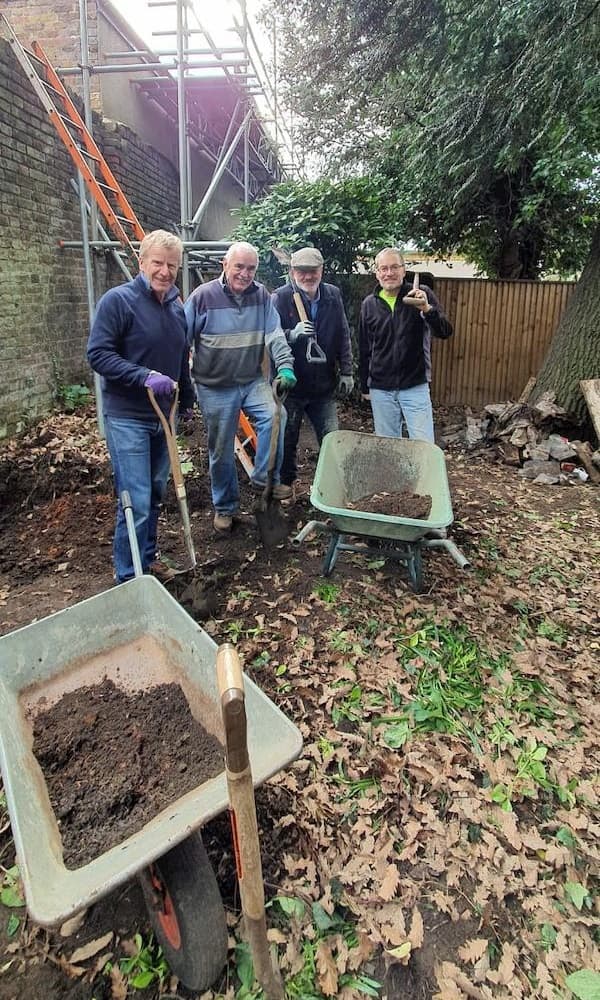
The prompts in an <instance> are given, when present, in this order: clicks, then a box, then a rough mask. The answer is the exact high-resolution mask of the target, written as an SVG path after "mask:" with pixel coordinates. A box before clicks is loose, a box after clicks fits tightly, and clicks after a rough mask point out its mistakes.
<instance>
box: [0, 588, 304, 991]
mask: <svg viewBox="0 0 600 1000" xmlns="http://www.w3.org/2000/svg"><path fill="white" fill-rule="evenodd" d="M216 656H217V646H216V644H215V643H214V641H213V640H212V639H211V638H210V636H209V635H207V633H206V632H204V631H203V629H202V628H201V627H200V626H199V625H198V624H197V623H196V622H195V621H193V619H192V618H190V616H189V615H188V614H187V613H186V612H185V611H184V609H183V608H182V607H181V605H179V604H178V603H177V601H175V600H174V598H173V597H172V596H171V595H170V594H169V593H168V592H167V590H166V589H165V588H164V587H163V586H162V584H161V583H160V582H159V581H158V580H157V579H155V578H154V577H152V576H141V575H138V576H136V577H135V578H134V579H133V580H129V581H128V582H127V583H123V584H121V585H119V586H116V587H113V588H112V589H111V590H107V591H105V592H103V593H101V594H98V595H96V596H95V597H92V598H89V599H88V600H85V601H82V602H81V603H79V604H76V605H74V606H73V607H71V608H67V609H66V610H64V611H60V612H58V613H57V614H54V615H50V617H48V618H44V619H42V620H40V621H38V622H35V623H33V624H31V625H28V626H26V627H24V628H21V629H18V630H16V631H14V632H11V633H9V634H7V635H5V636H3V637H1V638H0V766H1V769H2V777H3V780H4V788H5V792H6V799H7V805H8V810H9V815H10V821H11V826H12V830H13V836H14V841H15V848H16V854H17V860H18V864H19V866H20V870H21V876H22V880H23V886H24V891H25V898H26V903H27V907H28V910H29V913H30V914H31V917H32V919H33V920H34V921H35V922H36V923H38V924H42V925H44V926H50V927H51V926H55V925H59V924H61V923H63V922H64V921H65V920H66V919H67V918H69V917H71V916H73V915H74V914H76V913H77V912H79V911H82V910H84V909H86V908H87V907H89V906H90V905H91V904H93V903H95V902H96V901H97V900H99V899H100V898H101V897H102V896H104V895H105V894H107V893H109V892H111V891H112V890H113V889H115V888H116V887H117V886H119V885H122V884H123V883H125V882H127V881H128V880H129V879H131V878H132V877H134V876H139V877H140V878H141V882H142V888H143V891H144V896H145V899H146V902H147V904H148V908H149V913H150V918H151V921H152V924H153V926H154V929H155V931H156V935H157V938H158V940H159V942H160V944H161V946H162V948H163V951H164V954H165V957H166V958H167V961H168V963H169V965H170V967H171V970H172V971H173V973H174V974H175V975H177V976H178V977H179V979H180V980H181V981H182V983H183V984H184V985H185V986H187V987H189V988H190V989H192V990H204V989H207V988H208V987H209V986H210V985H212V983H213V982H214V981H215V980H216V979H217V977H218V976H219V975H220V974H221V972H222V969H223V967H224V965H225V961H226V956H227V930H226V924H225V913H224V908H223V903H222V900H221V897H220V893H219V889H218V886H217V883H216V879H215V876H214V873H213V871H212V867H211V865H210V862H209V860H208V857H207V855H206V852H205V850H204V847H203V844H202V838H201V835H200V832H199V831H200V828H201V827H202V825H203V824H204V823H206V822H207V821H208V820H210V819H212V818H213V817H215V816H217V815H218V814H219V813H221V812H222V811H223V810H225V809H227V808H228V806H229V804H230V803H229V796H228V786H227V781H228V774H229V770H230V768H229V764H228V765H227V767H226V764H225V760H224V762H223V770H222V771H221V772H220V773H219V774H217V775H216V777H214V778H211V779H210V780H208V781H206V782H204V783H203V784H201V785H199V786H198V787H196V788H194V789H193V790H192V791H190V792H188V793H187V794H186V795H183V796H182V797H180V798H179V799H177V800H176V801H174V802H173V803H171V804H170V805H169V806H168V807H167V808H164V809H163V810H162V811H160V812H159V813H157V815H155V816H154V817H153V818H152V819H151V820H150V821H149V822H147V823H146V824H145V825H144V826H143V827H142V828H141V829H140V830H138V831H137V832H136V833H134V834H133V835H131V836H129V837H127V838H126V839H125V840H123V841H122V842H121V843H119V844H117V845H116V846H114V847H112V848H111V849H109V850H107V851H106V852H104V853H102V854H101V855H99V856H98V857H95V858H93V860H91V861H90V862H89V863H87V864H84V865H83V866H82V867H80V868H77V869H72V868H67V867H66V865H65V863H64V860H63V849H62V842H61V835H60V827H59V823H58V821H57V818H56V816H55V814H54V811H53V809H52V805H51V803H50V798H49V794H48V789H47V786H46V782H45V780H44V776H43V772H42V769H41V767H40V765H39V763H38V761H37V760H36V757H35V755H34V753H33V720H34V719H35V717H36V715H37V714H39V713H40V712H42V711H44V710H47V709H48V708H49V707H51V706H52V705H53V704H54V703H56V702H58V701H59V700H60V699H61V698H62V696H63V695H64V694H66V693H67V692H70V691H74V690H76V689H77V688H79V687H84V686H89V685H93V684H100V683H101V682H102V681H103V680H104V679H105V678H108V679H110V680H112V681H113V682H114V683H115V685H117V686H118V687H119V688H121V689H124V690H125V691H127V692H139V691H142V690H147V689H149V688H151V687H153V686H155V685H158V684H165V683H175V684H178V685H179V686H180V687H181V689H182V691H183V693H184V695H185V698H186V700H187V702H188V705H189V708H190V711H191V713H192V715H193V716H194V717H195V718H196V719H197V720H198V721H199V722H200V723H201V724H202V725H203V726H204V728H205V729H206V730H208V732H210V733H212V734H213V735H214V736H216V737H217V739H219V740H220V741H221V743H223V744H224V745H227V740H226V735H227V734H226V733H225V731H224V726H223V718H222V713H221V694H222V692H221V691H220V689H219V683H218V679H217V671H216V669H215V664H216ZM240 673H241V672H240ZM244 693H245V709H246V714H247V746H248V754H249V764H250V768H251V774H252V779H253V782H254V785H255V786H256V785H260V784H261V783H262V782H264V781H266V780H267V779H268V778H269V777H271V776H272V775H274V774H275V773H276V772H277V771H279V770H280V769H282V768H283V767H285V766H286V765H287V764H288V763H289V762H290V761H292V760H293V759H294V758H295V757H297V756H298V754H299V753H300V750H301V746H302V738H301V735H300V732H299V730H298V729H297V728H296V726H295V725H293V723H292V722H290V720H289V719H287V718H286V717H285V716H284V715H283V713H282V712H281V711H280V710H279V709H278V708H277V707H276V705H274V704H273V703H272V702H271V701H270V700H269V698H267V697H266V695H264V694H263V693H262V691H260V689H259V688H258V687H257V686H256V685H255V684H254V683H253V682H252V681H251V680H250V679H249V678H248V677H244ZM177 735H178V734H177V733H174V734H173V739H174V740H176V739H177Z"/></svg>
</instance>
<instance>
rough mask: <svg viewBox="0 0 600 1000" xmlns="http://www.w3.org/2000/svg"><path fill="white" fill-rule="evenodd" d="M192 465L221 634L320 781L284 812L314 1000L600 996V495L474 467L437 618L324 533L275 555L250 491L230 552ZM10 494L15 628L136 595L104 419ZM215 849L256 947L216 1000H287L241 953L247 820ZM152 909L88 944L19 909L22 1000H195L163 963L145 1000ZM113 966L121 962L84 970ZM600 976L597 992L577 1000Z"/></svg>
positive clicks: (268, 840) (298, 949) (274, 927)
mask: <svg viewBox="0 0 600 1000" xmlns="http://www.w3.org/2000/svg"><path fill="white" fill-rule="evenodd" d="M438 422H439V425H440V427H441V428H442V430H443V415H440V418H439V421H438ZM342 424H343V426H346V427H354V428H361V429H364V430H366V431H368V430H370V424H369V420H368V415H367V414H366V413H365V411H363V410H360V411H352V410H347V411H346V412H344V414H343V419H342ZM185 448H186V450H187V451H188V452H189V458H190V460H191V462H192V464H193V469H192V470H191V472H190V475H189V476H188V495H189V498H190V506H191V509H192V528H193V533H194V538H195V542H196V546H197V550H198V553H199V555H200V562H201V564H202V565H203V567H204V574H205V576H206V579H207V580H208V581H209V584H210V587H211V589H212V591H213V596H214V607H215V609H216V610H215V612H214V615H215V616H214V617H212V618H210V619H209V620H208V621H205V622H204V623H203V624H204V627H205V628H206V629H207V630H208V631H209V632H210V633H211V634H212V635H213V637H214V638H215V639H216V640H217V641H223V640H228V641H232V642H234V643H235V644H236V645H237V647H238V649H239V652H240V655H241V657H242V659H243V663H244V666H245V669H246V670H247V672H248V673H249V674H250V675H251V676H252V677H253V679H254V680H256V682H257V683H258V684H259V685H260V686H261V687H262V688H263V690H265V691H266V693H267V694H268V695H269V696H270V697H271V698H272V699H273V700H274V701H275V702H276V703H277V704H278V705H279V706H280V707H281V708H282V709H283V711H284V712H286V714H288V715H289V716H290V717H291V718H292V719H294V721H295V722H296V723H297V724H298V725H299V727H300V729H301V730H302V734H303V737H304V748H303V753H302V755H301V757H300V758H299V760H298V761H296V762H295V763H294V764H292V765H291V766H290V767H288V768H287V769H286V770H285V771H283V772H282V773H280V774H279V775H278V776H277V777H276V778H274V779H273V780H272V781H271V782H269V783H268V784H267V785H266V786H263V787H262V788H261V789H259V791H258V793H257V803H258V818H259V827H260V831H261V838H262V844H263V857H264V869H265V882H266V886H267V895H268V897H269V899H270V900H271V903H270V906H269V909H268V922H269V925H270V928H271V931H270V934H271V938H272V941H273V944H274V946H276V947H277V952H278V956H279V962H280V965H281V968H282V971H283V975H284V978H285V981H286V989H287V995H288V996H290V997H298V998H303V997H305V998H307V1000H308V998H313V997H314V998H317V1000H318V998H321V997H327V996H333V997H341V998H350V997H358V996H361V995H371V996H388V997H390V998H401V997H402V998H408V1000H410V998H423V1000H426V998H433V997H436V998H443V1000H446V998H447V1000H452V998H461V997H473V998H509V997H514V998H520V997H536V998H537V997H540V998H544V1000H545V998H548V1000H556V998H564V1000H568V998H570V997H571V996H574V995H577V996H583V997H587V998H588V1000H590V998H591V997H593V996H596V994H594V993H593V992H589V990H590V989H593V983H594V982H595V981H596V980H595V979H594V977H593V973H596V974H600V955H599V949H598V942H599V932H598V916H599V903H598V899H599V897H598V883H597V875H598V857H599V851H598V846H597V843H598V833H599V831H600V823H599V813H598V761H599V751H598V732H599V729H600V727H599V719H598V715H599V712H598V687H599V666H598V663H599V660H600V656H599V650H600V628H599V617H598V612H599V608H600V600H599V596H600V586H599V581H598V557H599V554H600V541H599V539H600V535H599V530H598V529H599V523H600V517H599V507H600V503H599V498H600V494H599V493H598V490H597V489H594V488H593V487H591V486H589V485H581V486H577V487H568V486H563V487H546V486H539V485H537V484H532V483H530V482H524V481H522V480H521V479H520V478H519V477H518V475H517V473H516V470H514V469H512V468H509V467H506V466H501V465H498V464H496V463H495V462H494V461H493V458H492V457H491V456H490V455H485V454H478V455H474V454H470V453H465V452H462V451H460V450H451V451H448V452H447V456H446V457H447V468H448V474H449V479H450V485H451V493H452V501H453V508H454V515H455V523H454V526H453V529H452V535H453V538H454V540H455V541H456V543H457V544H458V545H459V546H460V548H461V550H462V551H463V552H464V554H465V555H466V556H467V557H468V558H469V560H470V562H471V568H470V570H468V571H463V570H460V569H459V568H458V567H457V566H456V565H455V564H454V563H453V562H452V561H451V559H450V557H449V556H448V555H447V554H445V553H441V552H433V551H431V552H427V553H426V554H425V592H424V593H423V594H422V595H418V596H417V595H415V594H413V593H412V592H411V591H410V589H409V588H408V586H407V581H406V575H405V572H404V570H403V568H402V567H399V566H398V565H397V564H396V563H392V562H389V561H385V559H384V556H385V552H384V551H381V552H380V551H378V550H374V551H373V552H372V553H371V555H370V556H368V557H365V556H363V555H354V554H349V553H342V554H341V555H340V557H339V560H338V563H337V565H336V567H335V570H334V572H333V574H332V575H331V576H330V577H329V578H324V577H323V575H322V561H323V555H324V549H325V545H326V541H325V538H324V537H323V536H321V535H317V536H315V537H312V538H311V539H309V540H308V541H305V542H304V543H303V545H302V546H301V547H300V548H298V549H295V548H294V547H293V546H291V545H288V547H287V548H286V549H285V550H283V551H278V552H277V553H276V554H275V555H273V556H271V557H268V556H267V555H266V554H265V553H264V551H263V550H262V549H261V548H260V547H259V546H258V545H257V540H256V532H255V529H254V525H253V520H252V517H251V515H250V513H249V509H250V501H251V498H250V496H249V495H248V496H246V492H247V491H246V488H245V487H244V494H243V496H244V504H243V507H244V508H245V509H246V510H247V511H248V513H247V516H246V517H245V518H243V519H242V521H241V523H240V524H239V525H238V526H237V527H236V529H235V531H234V534H233V535H232V536H231V538H226V539H223V538H218V537H215V536H214V535H213V532H212V528H211V515H210V511H209V509H208V493H207V484H206V471H205V455H204V452H203V449H202V434H201V432H200V431H198V432H196V434H195V435H194V437H193V438H191V439H189V440H188V441H186V442H185ZM302 457H303V459H304V465H303V467H302V470H301V472H302V476H301V478H302V489H301V491H300V495H299V497H298V498H297V500H296V501H295V503H294V504H292V505H291V506H290V507H289V508H288V515H289V517H290V521H291V522H292V525H293V526H294V527H296V526H297V527H300V526H302V525H303V524H305V523H306V522H307V521H308V520H309V519H310V518H311V517H314V516H315V513H314V511H312V509H311V508H310V504H309V500H308V487H309V484H310V480H311V477H312V472H313V469H314V462H315V457H316V456H315V448H314V443H313V442H312V440H311V439H310V436H306V438H305V439H304V443H303V456H302ZM0 481H1V482H2V484H3V486H2V489H3V490H4V499H3V507H4V510H3V513H2V515H1V516H0V528H1V531H0V631H1V632H7V631H9V630H10V629H12V628H15V627H17V626H19V625H23V624H26V623H28V622H29V621H31V620H33V619H34V618H37V617H42V616H43V615H45V614H48V613H50V612H51V611H53V610H57V609H59V608H62V607H65V606H68V605H70V604H74V603H76V602H78V601H80V600H82V599H83V598H84V597H87V596H89V595H91V594H93V593H97V592H100V591H102V590H104V589H106V588H107V587H109V586H111V571H110V565H109V559H110V537H111V531H112V524H111V522H112V499H111V496H110V478H109V470H108V467H107V463H106V457H105V454H104V450H103V446H102V444H101V443H100V442H99V441H98V439H97V437H96V434H95V429H94V423H93V419H92V417H90V416H87V417H79V416H70V417H64V416H62V417H58V418H57V417H54V418H52V419H50V420H49V421H47V422H46V423H45V424H44V425H41V426H40V427H39V428H37V429H36V430H35V431H33V432H31V433H30V435H29V436H28V437H27V438H25V439H22V440H21V441H18V442H13V443H9V444H8V445H7V446H5V448H4V450H3V451H0ZM161 538H162V540H163V549H164V552H165V554H166V555H167V556H168V555H173V556H176V555H178V554H180V553H181V542H180V538H179V536H178V521H177V510H176V504H175V503H174V501H173V499H172V498H171V499H170V502H169V504H168V506H167V511H166V515H165V518H164V523H163V525H162V534H161ZM180 593H181V592H180ZM181 599H182V601H184V603H185V594H183V596H182V597H181ZM0 648H1V647H0ZM1 825H2V826H3V827H4V829H3V831H2V835H1V836H2V838H3V840H2V847H1V848H0V849H1V850H2V852H3V853H2V857H1V858H0V863H1V864H2V865H3V866H4V868H5V874H4V885H3V888H4V890H9V889H10V890H11V892H12V896H11V895H10V893H9V894H8V895H6V894H5V896H4V897H3V901H4V902H5V904H6V902H7V901H8V902H9V903H10V902H12V903H15V902H18V900H19V895H18V894H19V883H18V873H15V872H14V871H13V869H12V865H13V857H12V841H11V840H10V830H9V827H8V824H7V818H6V813H4V821H3V823H2V824H1ZM205 840H206V843H207V846H208V848H209V851H210V853H211V857H212V859H213V863H214V866H215V869H216V871H217V875H218V878H219V881H220V884H221V888H222V893H223V898H224V901H225V903H226V905H227V907H228V914H229V917H230V924H231V936H232V951H231V961H230V964H229V967H228V970H227V972H226V974H225V975H224V978H223V981H222V983H220V984H219V985H218V990H217V991H216V992H215V993H208V994H206V1000H208V998H209V997H216V996H226V997H231V998H233V997H236V996H237V997H239V998H240V1000H243V998H246V1000H250V998H252V997H258V996H259V995H260V994H259V993H258V992H255V991H253V989H252V987H251V985H250V980H249V974H248V967H247V955H246V953H245V950H244V947H243V945H239V944H238V945H237V947H234V946H235V942H236V941H238V940H239V932H238V926H237V922H238V917H239V900H238V897H237V894H236V890H235V879H234V873H233V867H234V866H233V861H232V856H231V845H230V842H229V835H228V829H227V822H226V819H225V818H218V819H217V820H215V821H214V822H213V823H211V824H209V826H208V828H207V829H206V830H205ZM0 874H1V873H0ZM136 893H137V890H136V888H135V886H132V887H130V888H129V889H128V890H122V891H121V892H120V893H119V894H116V895H115V897H110V898H109V900H108V901H107V902H105V903H103V904H99V905H98V906H97V907H95V908H94V909H93V910H92V911H91V912H90V913H89V914H88V917H87V919H86V921H85V922H84V924H83V925H82V927H81V928H80V929H79V930H78V931H77V932H76V934H75V935H74V936H72V937H70V938H63V937H61V936H60V935H59V934H48V933H47V932H44V931H40V930H39V929H37V928H34V927H32V925H31V924H30V923H29V922H28V921H27V920H26V919H25V917H24V910H23V908H22V907H19V906H6V905H5V907H4V908H2V910H0V918H1V920H2V923H3V925H4V942H3V948H4V954H3V956H2V957H1V958H0V998H2V1000H4V998H6V1000H8V998H10V997H13V996H14V997H24V996H31V997H38V996H39V997H40V1000H41V997H42V996H43V997H49V998H51V1000H54V998H55V997H59V996H60V997H65V998H67V1000H79V998H81V1000H91V998H92V997H96V998H97V1000H101V998H102V1000H103V998H105V997H106V998H109V997H122V996H125V995H126V992H127V990H128V991H129V995H132V996H137V995H140V996H142V995H143V996H146V997H148V998H150V997H156V996H158V995H159V993H160V991H161V990H162V992H163V993H167V994H168V993H169V990H171V995H172V989H173V984H172V983H171V984H169V979H168V976H167V977H165V978H164V979H163V985H162V987H161V986H159V985H158V983H159V975H161V974H162V971H164V970H162V971H161V972H160V973H159V971H158V965H159V963H158V962H155V963H154V965H153V964H152V962H150V966H151V968H152V969H153V970H154V972H155V975H154V976H153V978H151V979H150V983H149V985H148V987H147V988H146V989H145V990H144V991H143V992H142V991H138V992H135V989H134V986H133V985H132V984H133V983H135V982H138V983H139V980H136V976H135V974H136V973H138V974H139V965H140V961H141V959H140V961H138V962H137V965H136V964H135V963H134V967H133V971H132V968H131V962H130V965H129V967H128V965H127V961H128V960H127V953H129V954H130V953H131V952H133V953H134V955H135V954H136V948H137V953H138V954H142V957H144V956H145V951H144V949H145V948H146V944H147V942H148V927H147V921H146V919H145V913H144V910H143V908H142V906H141V903H140V900H139V898H138V895H136ZM11 918H12V919H11ZM138 931H139V933H140V934H142V938H141V939H139V940H138V943H137V944H136V943H135V939H134V937H133V936H134V934H135V933H136V932H138ZM109 935H110V939H109V937H108V936H109ZM98 942H100V945H99V946H98V948H97V950H96V951H94V948H95V947H96V946H97V945H98ZM86 943H87V944H88V945H89V948H88V951H89V950H90V949H91V951H92V952H93V954H91V955H87V954H86V953H84V957H83V958H81V957H79V956H78V955H77V953H76V949H78V948H80V947H81V946H82V945H85V944H86ZM74 952H75V953H76V954H75V960H74V956H73V953H74ZM107 956H108V959H107ZM146 957H147V956H146ZM107 961H108V962H109V965H111V964H112V971H110V969H109V967H108V966H107V964H106V962H107ZM155 966H156V968H155ZM582 970H588V972H589V975H588V977H587V978H586V977H585V976H583V977H582V976H580V977H579V978H577V977H576V978H575V979H569V983H567V977H569V976H571V975H573V974H574V973H580V972H582ZM378 983H379V984H381V986H378V985H377V984H378ZM589 983H592V986H590V985H589ZM569 984H570V985H571V986H572V987H573V988H574V989H575V990H580V992H575V993H574V992H572V990H571V988H570V986H569ZM578 984H579V985H578ZM586 984H588V985H586ZM586 989H587V990H588V992H587V993H586V992H585V990H586ZM581 990H584V992H581ZM178 994H179V995H180V996H189V995H190V994H187V993H186V992H185V990H183V989H182V988H181V987H179V989H178Z"/></svg>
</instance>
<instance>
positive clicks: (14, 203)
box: [0, 39, 87, 436]
mask: <svg viewBox="0 0 600 1000" xmlns="http://www.w3.org/2000/svg"><path fill="white" fill-rule="evenodd" d="M0 145H1V147H2V157H1V159H0V194H1V198H0V254H1V258H2V264H1V265H0V368H1V370H2V382H3V392H2V394H1V395H0V436H3V435H6V433H7V432H8V431H9V430H12V429H15V428H18V427H19V426H20V425H22V424H23V422H24V421H25V420H27V419H31V418H34V417H36V416H38V415H39V414H41V413H43V412H45V411H46V410H47V409H48V407H49V405H50V403H51V401H52V397H53V393H54V391H55V389H56V385H57V382H58V380H61V379H62V380H64V381H70V382H73V381H75V380H76V379H78V378H81V377H82V376H83V374H84V372H85V368H86V365H85V361H84V357H83V349H82V345H83V340H84V335H85V331H86V327H87V315H86V312H87V311H86V308H85V302H86V299H85V287H84V270H83V264H82V260H81V257H80V256H79V257H78V256H77V255H74V254H72V253H70V254H68V255H67V254H66V253H65V252H64V251H60V250H59V249H58V245H57V244H58V240H59V239H61V238H63V239H78V238H80V222H79V204H78V201H77V198H76V197H75V196H74V194H73V192H72V191H71V189H70V187H69V178H70V177H71V176H72V171H71V169H70V160H69V157H68V154H67V152H66V150H65V149H64V147H63V146H62V144H61V143H60V141H59V139H58V137H57V136H56V134H55V132H54V129H53V128H52V126H51V124H50V122H49V120H48V118H47V115H46V113H45V111H44V110H43V108H42V107H41V105H40V103H39V101H38V99H37V97H36V96H35V94H34V92H33V90H32V89H31V86H30V85H29V83H28V81H27V79H26V77H25V75H24V73H23V71H22V70H21V67H20V66H19V64H18V63H17V62H16V60H15V59H14V57H13V53H12V51H11V50H10V48H9V47H8V45H7V43H6V42H5V41H4V40H3V39H0Z"/></svg>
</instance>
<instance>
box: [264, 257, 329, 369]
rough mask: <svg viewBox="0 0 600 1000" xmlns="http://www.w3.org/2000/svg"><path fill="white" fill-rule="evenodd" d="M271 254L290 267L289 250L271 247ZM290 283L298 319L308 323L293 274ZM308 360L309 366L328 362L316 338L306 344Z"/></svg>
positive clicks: (309, 339)
mask: <svg viewBox="0 0 600 1000" xmlns="http://www.w3.org/2000/svg"><path fill="white" fill-rule="evenodd" d="M271 253H272V254H273V256H274V257H275V258H276V259H277V260H278V261H279V263H280V264H284V265H289V264H290V261H291V257H290V255H289V253H288V252H287V250H284V249H283V247H271ZM289 282H290V285H291V286H292V298H293V300H294V305H295V306H296V311H297V313H298V319H299V320H300V322H301V323H307V322H308V316H307V315H306V309H305V308H304V302H303V301H302V296H301V295H300V292H299V291H298V287H297V285H296V283H295V281H294V280H293V278H292V276H291V274H290V275H289ZM306 360H307V361H308V363H309V364H324V363H325V362H326V361H327V355H326V354H325V351H324V350H323V348H322V347H321V345H320V344H318V343H317V339H316V337H309V338H308V341H307V344H306Z"/></svg>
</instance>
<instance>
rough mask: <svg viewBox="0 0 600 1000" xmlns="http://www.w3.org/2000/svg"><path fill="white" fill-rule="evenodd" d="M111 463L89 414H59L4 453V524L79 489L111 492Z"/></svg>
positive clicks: (0, 502)
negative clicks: (22, 513)
mask: <svg viewBox="0 0 600 1000" xmlns="http://www.w3.org/2000/svg"><path fill="white" fill-rule="evenodd" d="M109 484H110V463H109V461H108V455H107V453H106V449H105V447H104V444H103V442H102V441H101V440H100V439H99V438H98V434H97V429H96V420H95V417H94V415H93V413H92V412H91V411H90V410H86V411H82V412H81V413H73V414H65V413H57V414H54V415H53V416H51V417H50V418H48V419H46V420H45V421H44V422H43V423H40V424H37V425H36V426H35V427H33V428H31V429H30V430H28V431H27V432H26V433H25V434H22V435H20V436H19V437H17V438H13V439H11V440H10V441H7V442H6V443H5V444H4V445H3V447H2V450H1V451H0V508H1V509H2V517H1V521H4V520H6V519H7V518H9V517H12V516H14V513H15V511H16V510H19V509H20V508H23V507H25V508H26V509H31V508H32V507H33V506H34V505H35V504H38V503H42V502H43V501H46V500H54V499H55V498H56V497H58V496H63V495H64V494H66V493H74V492H76V491H77V490H85V491H86V492H87V491H96V490H98V491H107V489H110V485H109Z"/></svg>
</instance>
